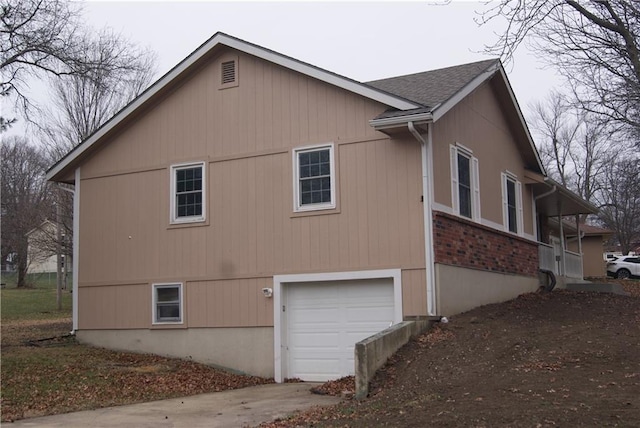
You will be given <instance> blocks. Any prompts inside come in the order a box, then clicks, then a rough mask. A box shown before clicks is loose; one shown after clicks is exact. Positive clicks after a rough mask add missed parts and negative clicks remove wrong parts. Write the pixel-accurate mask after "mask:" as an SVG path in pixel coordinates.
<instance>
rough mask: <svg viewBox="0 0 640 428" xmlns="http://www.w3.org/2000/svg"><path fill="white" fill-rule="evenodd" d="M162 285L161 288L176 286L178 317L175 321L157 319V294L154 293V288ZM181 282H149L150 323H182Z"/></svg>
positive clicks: (182, 297) (182, 296) (182, 301)
mask: <svg viewBox="0 0 640 428" xmlns="http://www.w3.org/2000/svg"><path fill="white" fill-rule="evenodd" d="M159 287H162V288H169V287H178V291H179V292H178V298H179V299H180V302H179V304H180V319H179V320H177V321H158V320H157V315H158V314H157V310H158V307H157V303H158V302H157V294H156V289H157V288H159ZM183 288H184V287H183V284H182V282H157V283H153V284H151V302H152V303H151V304H152V305H153V306H152V307H151V325H167V324H171V325H174V324H184V294H183Z"/></svg>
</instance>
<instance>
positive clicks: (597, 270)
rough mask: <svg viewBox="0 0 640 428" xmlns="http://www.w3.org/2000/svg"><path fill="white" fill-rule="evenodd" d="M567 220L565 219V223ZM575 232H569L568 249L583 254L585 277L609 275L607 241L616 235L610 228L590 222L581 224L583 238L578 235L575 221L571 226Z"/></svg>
mask: <svg viewBox="0 0 640 428" xmlns="http://www.w3.org/2000/svg"><path fill="white" fill-rule="evenodd" d="M566 223H567V222H566V221H565V224H566ZM569 227H570V228H571V229H573V231H574V232H573V233H571V232H570V233H569V234H568V236H567V237H568V239H567V241H568V250H569V251H571V252H573V253H575V254H578V255H580V254H582V264H583V271H582V274H583V275H584V277H585V278H603V277H606V276H607V260H606V258H605V257H603V254H604V245H605V242H607V241H608V240H609V238H611V236H613V235H614V232H613V231H612V230H609V229H604V228H602V227H598V226H592V225H590V224H584V223H581V224H580V231H581V239H578V237H577V235H576V229H577V228H576V226H575V222H573V223H572V224H571V225H570V226H569Z"/></svg>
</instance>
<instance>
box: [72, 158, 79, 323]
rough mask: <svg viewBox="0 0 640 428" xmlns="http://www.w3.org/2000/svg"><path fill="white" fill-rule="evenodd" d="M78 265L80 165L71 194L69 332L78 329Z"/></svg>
mask: <svg viewBox="0 0 640 428" xmlns="http://www.w3.org/2000/svg"><path fill="white" fill-rule="evenodd" d="M79 267H80V167H78V168H76V176H75V192H74V194H73V296H71V299H72V302H73V315H72V319H73V327H72V330H71V334H75V332H76V331H77V330H78V298H79V296H78V279H79V278H78V272H79Z"/></svg>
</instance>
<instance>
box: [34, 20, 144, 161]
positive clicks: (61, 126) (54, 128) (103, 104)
mask: <svg viewBox="0 0 640 428" xmlns="http://www.w3.org/2000/svg"><path fill="white" fill-rule="evenodd" d="M86 61H87V62H91V63H93V64H97V65H98V66H97V68H96V69H95V70H92V71H89V72H87V73H86V74H84V75H71V76H65V77H63V78H61V79H55V80H52V81H51V87H52V101H53V107H54V109H49V110H47V112H46V114H45V115H44V120H42V122H43V123H45V124H46V125H45V126H41V129H42V130H43V131H44V135H45V142H46V144H47V147H48V149H49V151H50V153H51V155H52V158H53V160H58V159H59V158H60V157H62V156H63V155H65V154H66V153H67V152H68V151H70V150H71V149H72V148H73V147H75V146H76V145H78V144H79V143H81V142H82V141H83V140H85V139H86V138H87V137H89V135H91V134H92V133H93V132H95V131H96V130H97V129H98V128H99V127H100V126H101V125H102V124H103V123H104V122H106V121H107V120H108V119H110V118H111V117H112V116H114V115H115V114H116V113H117V112H118V111H119V110H120V109H121V108H122V107H124V106H125V105H126V104H127V103H129V102H130V101H132V100H133V99H134V98H136V97H137V96H138V95H140V94H141V93H142V92H143V91H144V90H145V89H146V88H147V87H148V86H149V84H150V83H151V80H152V78H153V76H154V74H155V70H156V65H155V63H156V57H155V54H153V53H152V52H151V51H149V50H143V49H140V48H139V47H137V46H136V45H135V44H133V43H131V42H129V41H127V40H125V39H123V38H121V37H120V36H118V35H117V34H114V33H112V32H110V31H107V30H104V31H102V32H101V33H100V34H99V36H98V37H97V38H96V41H95V44H94V49H93V50H92V51H91V52H87V54H86ZM103 63H106V64H110V65H113V64H117V63H122V66H121V67H113V66H107V67H102V66H100V64H103Z"/></svg>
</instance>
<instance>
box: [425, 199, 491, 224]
mask: <svg viewBox="0 0 640 428" xmlns="http://www.w3.org/2000/svg"><path fill="white" fill-rule="evenodd" d="M431 209H432V210H433V211H440V212H443V213H445V214H451V215H455V213H454V212H453V209H451V207H450V206H448V205H445V204H441V203H440V202H435V201H434V202H433V205H432V206H431ZM500 229H501V230H502V226H500Z"/></svg>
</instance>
